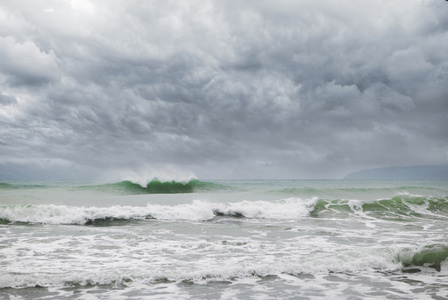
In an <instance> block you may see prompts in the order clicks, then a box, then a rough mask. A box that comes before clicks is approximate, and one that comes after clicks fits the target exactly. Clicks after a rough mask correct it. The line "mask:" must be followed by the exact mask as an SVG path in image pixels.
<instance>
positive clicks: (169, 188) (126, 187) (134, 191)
mask: <svg viewBox="0 0 448 300" xmlns="http://www.w3.org/2000/svg"><path fill="white" fill-rule="evenodd" d="M42 188H54V187H53V186H48V185H24V184H10V183H0V189H4V190H20V189H42ZM227 189H229V187H226V186H224V185H221V184H216V183H211V182H205V181H200V180H197V179H191V180H189V181H186V182H180V181H174V180H173V181H159V180H158V179H156V178H155V179H153V180H151V181H150V182H149V183H147V184H146V185H143V186H142V185H140V184H139V183H135V182H132V181H127V180H126V181H120V182H115V183H106V184H97V185H81V186H75V187H72V188H70V190H74V191H94V192H105V193H113V194H121V195H139V194H178V193H196V192H208V191H218V190H227Z"/></svg>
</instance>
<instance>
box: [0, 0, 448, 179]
mask: <svg viewBox="0 0 448 300" xmlns="http://www.w3.org/2000/svg"><path fill="white" fill-rule="evenodd" d="M447 53H448V5H447V4H446V2H445V1H439V0H428V1H411V2H409V1H403V0H398V1H386V0H380V1H371V2H368V3H366V2H360V1H354V0H343V1H311V0H309V1H289V0H288V1H287V0H283V1H275V2H272V1H243V2H241V1H183V2H179V1H162V2H160V1H119V0H114V1H88V0H82V1H81V0H72V1H56V0H55V1H45V2H37V1H32V0H29V1H14V2H12V1H10V2H7V3H2V4H0V149H1V151H0V177H5V178H6V177H10V178H73V179H81V178H97V177H101V176H103V175H104V174H109V173H111V172H114V170H120V169H123V168H128V169H141V168H142V166H144V167H147V168H156V169H161V168H163V167H164V166H169V168H173V167H175V168H179V169H183V170H188V171H189V172H194V173H195V174H197V175H198V176H199V177H201V178H334V177H342V176H343V175H345V174H346V173H348V172H350V171H355V170H357V169H360V168H366V167H380V166H387V165H416V164H446V163H447V162H448V130H447V129H448V84H447V82H448V54H447Z"/></svg>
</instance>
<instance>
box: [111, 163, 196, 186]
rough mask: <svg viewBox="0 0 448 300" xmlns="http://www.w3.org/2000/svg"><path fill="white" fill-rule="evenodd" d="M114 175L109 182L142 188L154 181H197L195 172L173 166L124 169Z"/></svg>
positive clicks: (146, 166)
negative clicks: (125, 183) (136, 185)
mask: <svg viewBox="0 0 448 300" xmlns="http://www.w3.org/2000/svg"><path fill="white" fill-rule="evenodd" d="M112 173H113V175H110V176H108V179H109V180H114V181H123V180H127V181H131V182H134V183H137V184H140V185H141V186H142V187H146V186H147V185H148V183H150V182H151V181H152V180H154V179H157V180H159V181H160V182H169V181H177V182H184V183H186V182H189V181H190V180H192V179H197V177H196V175H195V174H194V173H193V172H190V171H186V170H182V169H179V168H177V167H173V166H164V167H156V166H149V165H145V166H142V167H140V168H133V169H122V170H118V171H115V172H112Z"/></svg>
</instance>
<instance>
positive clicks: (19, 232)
mask: <svg viewBox="0 0 448 300" xmlns="http://www.w3.org/2000/svg"><path fill="white" fill-rule="evenodd" d="M177 185H178V184H177V183H176V186H177ZM193 185H194V187H193V189H192V192H191V193H174V192H175V191H173V193H169V192H170V190H169V188H168V190H164V191H163V192H168V193H169V194H154V193H147V194H145V193H142V190H140V189H138V192H136V189H135V186H131V188H128V187H129V183H117V184H112V185H111V184H103V183H86V182H84V183H79V182H71V183H67V182H65V183H59V182H40V183H35V182H34V183H33V182H26V183H23V182H8V183H5V184H3V185H0V268H1V270H2V272H1V274H0V298H1V299H30V298H34V299H36V298H45V299H60V298H67V299H110V298H113V299H129V298H144V299H172V298H178V299H189V298H198V299H237V298H238V299H241V298H244V299H272V298H282V299H318V298H332V299H364V298H375V297H378V298H382V299H415V298H419V299H443V298H448V260H447V259H446V258H447V257H448V240H447V234H446V224H447V221H448V181H351V180H344V181H336V180H329V181H295V180H280V181H214V182H211V183H207V182H199V183H194V184H193ZM117 187H118V188H117ZM143 188H145V187H143ZM176 188H177V187H176ZM144 191H145V190H143V192H144ZM148 192H149V190H148Z"/></svg>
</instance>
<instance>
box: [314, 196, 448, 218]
mask: <svg viewBox="0 0 448 300" xmlns="http://www.w3.org/2000/svg"><path fill="white" fill-rule="evenodd" d="M353 213H364V214H367V215H369V216H371V217H375V218H379V219H386V220H387V219H388V220H393V221H402V220H407V219H408V217H418V218H422V217H425V216H426V215H431V217H444V218H446V217H448V197H444V198H436V197H423V196H410V195H400V196H395V197H392V198H389V199H380V200H376V201H360V200H359V201H354V200H323V199H320V200H318V201H317V203H316V205H315V206H314V209H313V210H312V211H311V212H310V215H311V216H312V217H329V216H338V215H351V214H353Z"/></svg>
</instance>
